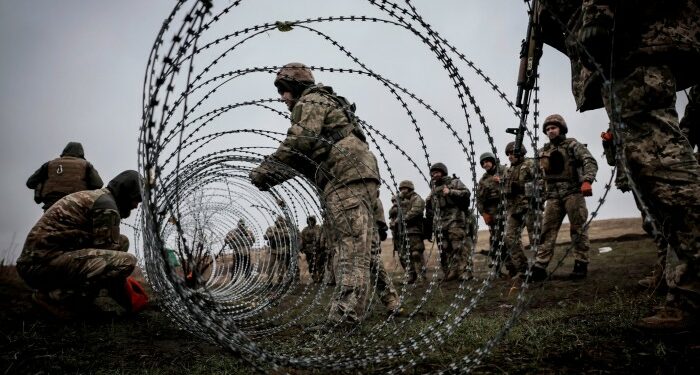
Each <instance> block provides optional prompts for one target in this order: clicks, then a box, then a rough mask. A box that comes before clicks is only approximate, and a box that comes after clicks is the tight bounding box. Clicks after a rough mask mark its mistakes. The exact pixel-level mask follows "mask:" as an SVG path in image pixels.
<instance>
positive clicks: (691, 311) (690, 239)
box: [540, 0, 700, 330]
mask: <svg viewBox="0 0 700 375" xmlns="http://www.w3.org/2000/svg"><path fill="white" fill-rule="evenodd" d="M542 3H543V4H544V6H545V7H544V13H543V14H542V17H541V18H543V22H542V25H544V26H545V27H543V30H542V33H540V35H541V37H542V39H543V40H544V42H545V43H547V44H549V45H551V46H553V47H554V48H556V49H558V50H559V51H561V52H563V53H565V54H566V55H567V56H568V57H569V59H570V60H571V67H572V88H573V89H574V96H575V99H576V103H577V106H578V109H579V110H580V111H586V110H590V109H597V108H600V107H602V106H605V108H606V110H607V112H608V116H609V117H610V120H611V122H612V124H613V128H614V129H615V130H616V134H618V135H619V136H620V139H619V140H617V142H619V144H621V145H622V147H623V150H620V151H621V153H622V156H623V157H624V159H625V165H626V166H627V169H628V171H629V172H630V176H629V177H630V179H631V181H632V182H634V186H635V187H636V189H637V191H638V193H639V199H640V201H641V202H642V203H643V207H646V209H647V210H648V212H649V214H650V215H649V216H650V220H652V221H653V222H654V224H655V225H654V227H655V229H656V230H658V231H661V235H662V236H663V237H664V238H666V240H667V241H668V244H669V246H668V250H667V254H668V256H667V258H668V259H669V260H671V262H672V264H669V266H670V267H667V269H666V282H667V284H668V287H669V291H668V294H667V296H666V302H665V304H664V307H663V308H662V309H660V310H658V311H657V313H656V314H654V315H652V316H649V317H647V318H644V319H642V320H640V321H639V322H638V323H637V324H638V325H639V326H640V327H643V328H647V329H666V330H667V329H677V330H685V329H688V328H689V327H690V325H691V324H693V322H696V321H697V320H698V308H697V306H700V297H698V296H700V255H699V254H700V243H699V242H698V238H700V167H699V166H698V162H697V160H696V159H695V156H694V155H693V150H692V148H691V145H690V142H688V138H687V137H686V135H685V134H684V133H683V131H682V130H681V128H680V127H679V123H678V114H677V112H676V108H675V102H676V91H677V90H682V89H685V88H687V87H691V86H693V85H696V84H698V82H699V80H700V76H699V75H698V69H697V66H698V65H699V64H700V49H698V45H700V32H698V21H697V20H698V19H700V6H698V2H697V1H695V0H679V1H672V2H668V1H652V0H643V1H632V2H629V1H628V2H624V1H615V2H610V1H602V0H585V1H582V2H571V1H561V0H559V1H557V0H546V1H542ZM546 26H549V27H546ZM613 40H614V44H613V43H612V41H613ZM611 52H614V53H612V54H611ZM610 63H612V65H611V64H610ZM610 77H612V78H614V80H607V79H606V78H610ZM604 83H605V84H604ZM623 124H624V127H623V126H622V125H623ZM693 306H694V307H693Z"/></svg>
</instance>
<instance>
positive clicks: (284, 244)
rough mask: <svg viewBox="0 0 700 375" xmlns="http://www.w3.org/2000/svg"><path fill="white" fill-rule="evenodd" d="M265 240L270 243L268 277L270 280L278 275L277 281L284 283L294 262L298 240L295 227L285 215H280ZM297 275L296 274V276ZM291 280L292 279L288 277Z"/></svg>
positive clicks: (268, 230) (267, 232) (268, 229)
mask: <svg viewBox="0 0 700 375" xmlns="http://www.w3.org/2000/svg"><path fill="white" fill-rule="evenodd" d="M264 238H265V240H267V242H268V244H269V245H270V264H269V268H268V270H269V271H268V278H269V280H270V281H272V280H274V279H275V276H277V283H282V281H284V279H285V275H287V274H288V273H289V272H290V271H289V267H290V265H291V263H292V255H291V254H292V251H293V247H294V244H293V243H292V241H295V240H296V236H295V233H293V227H292V226H291V225H289V223H288V222H287V220H285V219H284V217H281V216H278V217H277V219H276V220H275V223H274V224H273V225H271V226H270V227H268V228H267V230H266V231H265V236H264ZM294 277H296V276H294ZM288 280H290V279H288Z"/></svg>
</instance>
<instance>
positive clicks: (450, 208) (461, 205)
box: [425, 176, 471, 230]
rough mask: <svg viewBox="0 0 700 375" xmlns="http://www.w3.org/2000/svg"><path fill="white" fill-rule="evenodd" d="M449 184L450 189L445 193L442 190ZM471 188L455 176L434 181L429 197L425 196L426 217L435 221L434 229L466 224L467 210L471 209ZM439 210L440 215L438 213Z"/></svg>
mask: <svg viewBox="0 0 700 375" xmlns="http://www.w3.org/2000/svg"><path fill="white" fill-rule="evenodd" d="M445 186H447V188H448V189H449V190H450V191H449V193H448V194H447V195H444V194H443V192H442V190H443V188H444V187H445ZM470 196H471V193H470V192H469V189H468V188H467V187H466V186H465V185H464V184H463V183H462V181H460V180H459V178H455V177H449V176H447V177H443V178H442V180H441V181H440V182H438V183H433V184H432V186H431V189H430V193H429V194H428V197H427V198H425V217H426V219H427V220H432V221H433V228H434V230H437V229H438V226H441V227H442V229H443V230H446V229H448V228H450V227H451V226H461V227H465V226H466V216H465V212H466V211H468V210H469V197H470ZM438 210H439V216H438V215H436V213H437V211H438Z"/></svg>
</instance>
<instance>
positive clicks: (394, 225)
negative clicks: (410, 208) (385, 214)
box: [389, 195, 406, 271]
mask: <svg viewBox="0 0 700 375" xmlns="http://www.w3.org/2000/svg"><path fill="white" fill-rule="evenodd" d="M396 197H397V196H396V195H392V196H391V208H390V209H389V229H390V230H391V245H392V249H393V254H394V257H396V253H399V254H400V253H401V236H402V235H401V232H400V231H399V221H398V218H399V204H398V203H397V201H396ZM404 262H405V261H404V259H403V258H401V257H399V263H401V267H402V268H403V269H404V271H405V270H406V265H405V264H404Z"/></svg>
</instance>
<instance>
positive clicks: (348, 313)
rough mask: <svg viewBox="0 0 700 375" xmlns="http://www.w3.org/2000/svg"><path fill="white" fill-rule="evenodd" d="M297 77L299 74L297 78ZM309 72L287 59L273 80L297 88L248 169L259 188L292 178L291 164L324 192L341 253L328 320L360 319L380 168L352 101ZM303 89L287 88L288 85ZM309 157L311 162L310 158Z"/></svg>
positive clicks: (284, 87)
mask: <svg viewBox="0 0 700 375" xmlns="http://www.w3.org/2000/svg"><path fill="white" fill-rule="evenodd" d="M296 77H299V78H296ZM313 82H314V80H313V76H312V74H311V71H310V70H308V68H306V67H305V66H303V65H302V64H298V63H291V64H287V65H286V66H285V67H283V68H282V69H281V70H280V72H279V73H278V75H277V79H276V80H275V85H276V86H277V87H278V90H279V91H280V92H282V93H285V94H286V93H289V92H291V91H295V90H301V92H300V93H299V94H298V98H297V99H296V102H290V103H288V105H290V106H292V105H293V106H292V107H291V111H292V115H291V122H292V126H291V127H290V128H289V129H288V131H287V138H286V139H285V140H284V141H283V142H282V143H281V144H280V146H279V147H278V148H277V150H276V151H275V152H274V153H273V154H272V155H270V156H268V157H267V158H265V160H264V161H263V162H262V163H261V164H260V165H259V166H258V167H257V168H255V169H254V170H253V171H251V173H250V178H251V181H252V182H253V184H254V185H255V186H257V187H258V188H260V189H263V190H264V189H269V188H270V187H271V186H275V185H277V184H280V183H282V182H284V181H285V180H286V179H289V178H291V177H293V176H294V174H292V173H289V169H290V168H295V169H296V170H297V171H298V172H299V173H302V174H303V175H304V176H306V177H307V178H308V179H309V180H311V181H314V182H315V183H316V186H317V187H318V188H319V189H320V190H321V191H322V192H323V196H322V201H323V202H324V203H325V204H324V207H325V209H326V211H327V212H326V213H325V217H326V218H327V220H328V221H329V222H328V228H329V229H330V228H333V233H329V234H330V235H332V236H333V238H330V239H328V240H330V242H331V243H332V244H333V245H334V248H335V250H336V254H337V257H338V269H337V271H338V278H339V282H340V283H341V289H340V292H339V293H338V294H337V295H336V296H334V299H333V301H332V302H331V309H330V312H329V319H330V320H331V321H347V322H357V321H359V320H361V319H362V318H363V314H364V306H365V303H366V300H367V295H368V291H369V288H368V287H369V285H368V284H369V274H370V272H369V267H370V258H371V247H372V246H371V245H372V233H373V231H374V219H373V216H374V205H375V204H376V199H377V198H376V197H377V190H378V188H379V180H380V178H379V168H378V166H377V160H376V158H375V156H374V155H373V154H372V152H370V150H369V147H368V145H367V143H366V141H365V137H364V134H363V133H362V131H361V129H360V127H359V125H358V124H357V120H356V119H355V117H354V114H353V113H352V106H351V105H350V104H349V103H348V102H347V100H345V99H344V98H342V97H340V96H338V95H336V94H335V93H334V91H333V89H332V88H330V87H328V86H322V85H315V84H314V83H313ZM300 85H301V86H302V88H303V89H300V88H289V86H295V87H296V86H300ZM309 160H312V161H313V163H311V162H310V161H309Z"/></svg>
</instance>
